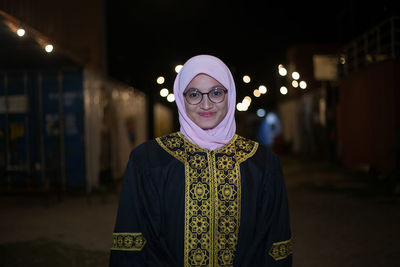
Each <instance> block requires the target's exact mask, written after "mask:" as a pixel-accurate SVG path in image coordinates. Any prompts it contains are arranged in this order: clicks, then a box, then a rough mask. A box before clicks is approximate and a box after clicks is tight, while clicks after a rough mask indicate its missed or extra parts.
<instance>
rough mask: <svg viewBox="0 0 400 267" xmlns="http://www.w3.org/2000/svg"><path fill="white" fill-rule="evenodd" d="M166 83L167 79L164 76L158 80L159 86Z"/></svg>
mask: <svg viewBox="0 0 400 267" xmlns="http://www.w3.org/2000/svg"><path fill="white" fill-rule="evenodd" d="M164 82H165V79H164V77H163V76H160V77H158V78H157V83H158V84H163V83H164Z"/></svg>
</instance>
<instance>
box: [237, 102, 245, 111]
mask: <svg viewBox="0 0 400 267" xmlns="http://www.w3.org/2000/svg"><path fill="white" fill-rule="evenodd" d="M236 109H237V110H238V111H243V104H242V103H241V102H240V103H237V104H236Z"/></svg>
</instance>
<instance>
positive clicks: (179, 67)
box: [171, 65, 183, 102]
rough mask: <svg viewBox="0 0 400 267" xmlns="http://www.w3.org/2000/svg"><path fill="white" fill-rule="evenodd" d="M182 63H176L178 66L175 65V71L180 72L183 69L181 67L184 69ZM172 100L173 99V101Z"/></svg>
mask: <svg viewBox="0 0 400 267" xmlns="http://www.w3.org/2000/svg"><path fill="white" fill-rule="evenodd" d="M182 67H183V66H182V65H176V67H175V72H176V73H179V72H180V71H181V69H182ZM171 102H172V101H171Z"/></svg>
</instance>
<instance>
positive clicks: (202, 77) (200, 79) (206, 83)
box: [186, 73, 222, 89]
mask: <svg viewBox="0 0 400 267" xmlns="http://www.w3.org/2000/svg"><path fill="white" fill-rule="evenodd" d="M216 85H219V86H222V84H221V83H220V82H219V81H217V80H216V79H214V78H213V77H211V76H209V75H207V74H204V73H200V74H197V75H196V76H195V77H194V78H193V79H192V80H191V81H190V83H189V84H188V85H187V86H186V89H188V88H192V87H195V88H198V89H202V88H206V89H209V88H210V87H213V86H216Z"/></svg>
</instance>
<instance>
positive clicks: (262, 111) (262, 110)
mask: <svg viewBox="0 0 400 267" xmlns="http://www.w3.org/2000/svg"><path fill="white" fill-rule="evenodd" d="M257 116H258V117H260V118H262V117H264V116H265V109H263V108H260V109H259V110H257Z"/></svg>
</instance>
